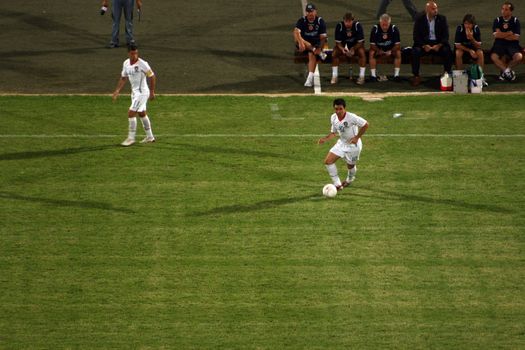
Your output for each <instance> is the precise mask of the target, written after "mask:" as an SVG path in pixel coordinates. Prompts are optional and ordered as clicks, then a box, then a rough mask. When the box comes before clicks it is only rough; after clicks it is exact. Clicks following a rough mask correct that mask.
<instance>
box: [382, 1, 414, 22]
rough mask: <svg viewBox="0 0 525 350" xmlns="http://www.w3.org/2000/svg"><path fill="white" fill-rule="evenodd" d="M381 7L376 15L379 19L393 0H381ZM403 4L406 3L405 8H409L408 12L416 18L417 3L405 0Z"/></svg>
mask: <svg viewBox="0 0 525 350" xmlns="http://www.w3.org/2000/svg"><path fill="white" fill-rule="evenodd" d="M380 1H381V2H380V3H379V8H378V9H377V15H376V17H377V18H378V19H379V17H380V16H381V15H382V14H383V13H386V8H387V7H388V5H389V4H390V2H391V1H392V0H380ZM403 5H405V8H406V9H407V11H408V13H409V14H410V16H411V17H412V19H416V15H417V8H416V5H414V3H413V2H412V1H411V0H403Z"/></svg>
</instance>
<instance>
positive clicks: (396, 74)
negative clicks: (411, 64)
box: [394, 68, 401, 77]
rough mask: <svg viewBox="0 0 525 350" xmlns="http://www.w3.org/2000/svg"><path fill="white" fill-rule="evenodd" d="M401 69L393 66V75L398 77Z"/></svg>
mask: <svg viewBox="0 0 525 350" xmlns="http://www.w3.org/2000/svg"><path fill="white" fill-rule="evenodd" d="M400 70H401V68H394V77H398V76H399V71H400Z"/></svg>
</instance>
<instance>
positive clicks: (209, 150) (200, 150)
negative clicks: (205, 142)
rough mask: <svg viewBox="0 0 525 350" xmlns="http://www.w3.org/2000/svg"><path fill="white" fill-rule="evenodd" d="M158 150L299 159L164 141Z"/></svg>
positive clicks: (243, 149)
mask: <svg viewBox="0 0 525 350" xmlns="http://www.w3.org/2000/svg"><path fill="white" fill-rule="evenodd" d="M156 147H157V148H178V149H181V148H183V149H186V150H188V151H192V152H196V153H198V154H201V153H203V154H217V155H219V156H225V155H238V156H246V157H258V158H281V159H289V160H294V159H297V156H294V155H292V154H286V153H275V152H263V151H257V150H254V149H247V148H244V147H217V146H199V145H197V144H194V143H192V144H189V143H183V142H176V143H173V142H170V141H164V142H163V144H161V143H158V144H157V145H156Z"/></svg>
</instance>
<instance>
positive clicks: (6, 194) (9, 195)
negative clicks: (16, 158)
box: [0, 191, 136, 214]
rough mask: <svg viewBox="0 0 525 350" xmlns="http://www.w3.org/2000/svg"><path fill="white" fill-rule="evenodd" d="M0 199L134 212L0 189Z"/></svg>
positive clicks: (127, 212) (85, 202)
mask: <svg viewBox="0 0 525 350" xmlns="http://www.w3.org/2000/svg"><path fill="white" fill-rule="evenodd" d="M0 199H7V200H16V201H23V202H33V203H41V204H47V205H51V206H57V207H65V208H81V209H99V210H107V211H115V212H120V213H124V214H135V213H136V212H135V211H134V210H131V209H128V208H119V207H115V206H113V205H112V204H110V203H105V202H98V201H74V200H69V199H51V198H42V197H33V196H24V195H20V194H16V193H10V192H4V191H0Z"/></svg>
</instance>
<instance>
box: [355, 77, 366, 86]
mask: <svg viewBox="0 0 525 350" xmlns="http://www.w3.org/2000/svg"><path fill="white" fill-rule="evenodd" d="M355 83H356V84H357V85H363V84H364V83H365V77H359V78H357V81H356V82H355Z"/></svg>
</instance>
